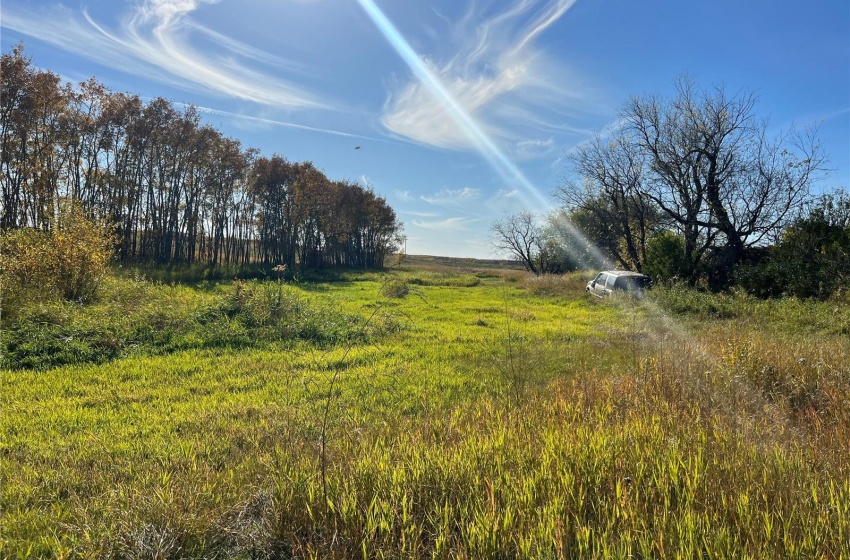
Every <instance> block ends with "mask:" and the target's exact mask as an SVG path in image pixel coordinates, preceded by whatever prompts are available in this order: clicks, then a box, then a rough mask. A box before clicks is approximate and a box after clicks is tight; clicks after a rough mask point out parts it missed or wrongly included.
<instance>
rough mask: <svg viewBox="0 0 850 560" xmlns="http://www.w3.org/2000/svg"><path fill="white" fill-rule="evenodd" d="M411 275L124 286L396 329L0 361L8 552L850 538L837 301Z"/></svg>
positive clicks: (262, 316)
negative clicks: (600, 290)
mask: <svg viewBox="0 0 850 560" xmlns="http://www.w3.org/2000/svg"><path fill="white" fill-rule="evenodd" d="M441 274H444V272H441ZM410 277H411V276H408V272H407V271H399V273H398V275H396V273H395V272H392V273H388V275H375V276H371V275H370V276H358V277H356V278H348V279H346V280H345V281H341V282H334V283H329V284H325V285H321V286H310V287H309V288H301V287H298V286H295V285H280V284H278V283H276V282H273V283H250V282H246V283H245V284H239V285H233V284H224V285H221V286H213V287H210V286H207V287H205V288H204V289H202V290H194V289H192V288H190V287H178V286H162V285H157V284H151V283H141V284H140V285H138V286H134V285H132V284H127V283H123V284H120V285H119V286H116V287H113V288H110V289H111V290H114V291H113V292H112V293H113V294H114V296H113V297H116V298H117V297H119V294H123V295H121V296H120V299H121V301H123V303H121V306H122V307H123V308H126V309H127V311H126V314H127V315H133V314H135V313H141V311H140V310H141V309H144V308H145V307H146V305H147V304H146V301H147V298H141V300H134V299H133V298H132V294H133V293H135V290H136V289H137V288H138V289H141V290H150V291H152V292H154V294H153V295H151V296H149V297H152V298H167V297H173V298H174V301H173V302H172V305H170V306H165V307H163V306H162V305H159V306H158V307H160V308H162V316H161V317H160V323H159V324H161V325H164V326H166V327H167V325H168V321H169V319H168V317H169V316H172V318H173V317H180V316H183V315H184V314H186V315H188V316H192V317H197V316H198V314H199V310H206V311H205V312H207V313H209V312H210V311H209V310H211V309H212V310H214V313H213V315H214V316H216V317H217V316H219V315H223V316H225V317H228V323H226V324H232V325H236V324H238V325H242V326H243V327H244V328H245V329H248V330H249V332H253V333H261V332H264V331H263V329H266V328H273V326H274V325H277V324H278V323H279V322H280V318H282V317H289V316H291V315H290V314H291V313H294V311H293V310H292V308H291V305H300V304H304V305H306V306H308V307H309V308H310V309H312V308H313V306H315V308H317V309H321V308H332V309H334V313H339V314H341V316H344V317H356V318H357V320H356V321H355V322H354V323H353V324H354V325H355V327H352V328H357V329H361V330H363V329H366V331H365V332H371V331H369V330H368V329H369V325H370V324H371V323H370V319H369V318H370V317H373V316H374V314H375V312H376V310H379V311H380V312H381V314H383V313H385V312H386V313H392V315H391V317H389V318H388V319H387V320H390V319H391V320H392V321H394V322H395V324H398V325H402V326H403V327H404V328H396V329H384V330H381V331H380V332H376V333H372V334H370V335H369V336H368V337H366V338H358V337H356V336H347V337H343V338H341V339H340V340H341V341H342V342H338V343H334V344H327V345H323V344H319V343H317V341H315V340H313V339H311V338H309V337H307V338H304V339H302V340H300V341H298V342H297V344H294V345H288V346H274V345H272V346H268V345H262V344H259V345H258V344H254V343H251V344H248V345H246V346H242V347H235V346H209V345H206V346H205V345H199V346H198V347H193V348H189V349H183V350H180V349H174V350H173V351H170V353H168V354H165V353H163V354H162V355H154V354H155V353H154V352H147V353H141V354H138V355H130V356H129V357H125V358H119V359H117V360H115V361H112V362H108V363H103V364H100V365H92V364H82V365H77V366H65V367H61V368H53V369H49V368H48V369H43V370H24V369H18V370H14V371H12V370H6V371H4V373H3V376H2V387H0V395H2V400H3V403H2V404H3V409H4V414H3V415H0V429H2V434H3V438H2V441H1V442H0V453H2V458H3V460H2V463H0V469H2V477H3V482H4V484H3V488H2V504H0V505H2V510H3V516H2V518H0V524H2V531H0V534H2V535H3V540H2V541H0V556H3V557H11V558H14V557H32V558H41V557H68V556H82V557H107V558H110V557H112V558H128V557H129V558H140V557H149V558H245V559H248V558H281V557H283V558H286V557H296V558H351V557H365V558H372V557H405V558H407V557H411V558H418V557H429V558H433V557H437V558H485V557H486V558H492V557H503V558H508V557H510V558H517V557H522V558H526V557H545V558H584V557H597V558H608V557H619V558H625V557H629V556H631V557H639V558H694V557H707V558H846V557H847V550H848V549H850V547H849V546H848V544H850V483H849V482H848V480H850V458H848V454H847V452H846V443H847V441H850V408H848V407H847V406H846V402H847V401H848V399H850V386H848V383H850V381H849V380H850V341H848V338H847V337H846V336H844V334H843V333H842V332H841V330H840V328H839V329H838V330H836V329H835V328H834V326H833V325H834V322H830V321H829V320H827V318H828V317H832V316H834V314H833V308H831V307H829V305H832V306H833V307H835V306H838V308H839V309H840V310H841V312H842V313H846V312H847V311H848V307H847V304H846V303H844V302H840V301H837V302H830V303H829V304H823V307H821V306H820V304H818V305H816V306H813V307H812V306H810V304H809V303H808V302H796V301H785V300H778V301H772V302H759V301H754V300H750V299H748V298H742V297H741V296H712V295H703V294H690V293H685V292H682V293H680V292H670V293H667V292H663V291H658V292H656V296H654V297H655V298H656V299H655V300H654V301H653V300H650V301H645V302H633V301H631V300H629V299H614V300H611V301H602V300H598V299H596V298H592V299H591V298H586V297H585V296H584V295H583V290H584V282H583V281H582V280H581V279H580V278H578V277H576V278H572V279H566V280H554V279H551V280H550V279H545V280H542V281H536V283H532V284H527V285H526V287H523V286H522V285H521V284H520V282H517V281H516V279H514V278H505V277H502V276H499V275H487V276H486V277H481V278H479V280H480V282H479V283H477V284H475V285H469V286H464V285H463V284H465V283H466V280H464V278H465V275H462V276H460V279H459V280H458V281H457V283H458V284H460V286H458V285H454V284H453V281H451V280H450V279H448V280H446V281H443V282H440V283H438V282H433V283H430V284H424V283H423V284H419V285H417V284H413V286H415V289H416V290H417V293H416V295H417V297H410V296H409V295H408V296H407V297H393V296H394V294H389V295H388V294H384V295H382V294H381V289H382V287H384V286H387V285H389V284H390V282H402V283H404V282H405V281H406V280H405V279H406V278H410ZM405 285H406V284H405ZM541 286H542V288H541ZM292 294H295V295H297V296H298V298H296V299H295V300H290V299H288V298H289V296H290V295H292ZM712 298H713V299H712ZM158 301H160V303H162V302H163V301H164V300H158ZM293 301H294V303H293ZM179 302H183V304H182V306H181V305H180V304H179ZM104 305H105V304H104ZM674 306H678V307H677V309H678V312H679V313H680V314H681V315H680V316H679V318H678V319H677V320H673V321H671V320H670V317H669V316H668V315H667V314H666V313H665V312H664V311H663V310H664V309H672V308H673V307H674ZM724 308H725V309H727V310H728V312H723V313H715V312H713V311H711V309H724ZM89 311H91V309H88V310H86V313H88V312H89ZM51 313H52V312H51ZM145 313H147V311H146V312H145ZM170 313H171V314H173V315H169V314H170ZM299 313H300V312H299ZM308 313H309V310H308ZM139 316H140V315H139ZM804 317H810V318H811V317H815V318H816V320H814V321H812V322H808V323H806V326H805V327H804V328H798V325H801V324H802V320H803V318H804ZM173 320H175V321H176V319H173ZM74 321H77V322H80V321H82V319H80V318H76V319H74ZM839 322H840V320H839ZM222 324H225V323H222ZM198 328H199V327H193V329H195V330H192V331H191V332H193V333H195V335H198V333H200V332H202V331H200V330H197V329H198ZM234 328H235V327H234ZM329 404H330V405H331V407H330V408H329V407H328V405H329ZM325 411H329V414H328V415H325ZM320 450H322V453H321V454H320ZM320 458H321V460H322V461H323V463H322V462H320ZM322 473H324V476H322Z"/></svg>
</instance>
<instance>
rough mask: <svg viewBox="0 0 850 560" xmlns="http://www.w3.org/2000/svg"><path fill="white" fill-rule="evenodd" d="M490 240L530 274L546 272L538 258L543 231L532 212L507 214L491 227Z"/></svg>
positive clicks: (524, 211)
mask: <svg viewBox="0 0 850 560" xmlns="http://www.w3.org/2000/svg"><path fill="white" fill-rule="evenodd" d="M490 239H491V241H492V243H493V245H494V246H495V247H496V249H498V250H499V251H502V252H504V253H507V254H509V255H510V256H512V257H514V258H515V259H516V260H518V261H520V262H521V263H522V264H523V266H525V269H526V270H528V271H529V272H533V273H534V274H535V275H538V276H539V275H540V274H543V273H544V272H546V271H545V270H541V267H540V262H539V258H538V256H539V254H540V249H541V246H542V243H543V231H542V229H541V227H540V226H539V225H538V224H537V221H536V219H535V216H534V214H532V213H531V212H529V211H527V210H523V211H521V212H516V213H508V214H505V215H504V216H503V217H502V218H501V219H499V220H496V221H495V222H493V224H492V225H491V226H490Z"/></svg>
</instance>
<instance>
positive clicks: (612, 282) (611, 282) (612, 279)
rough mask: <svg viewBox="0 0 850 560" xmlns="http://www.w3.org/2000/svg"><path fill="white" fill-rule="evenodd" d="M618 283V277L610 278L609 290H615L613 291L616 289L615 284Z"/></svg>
mask: <svg viewBox="0 0 850 560" xmlns="http://www.w3.org/2000/svg"><path fill="white" fill-rule="evenodd" d="M616 281H617V277H616V276H608V285H607V288H608V289H609V290H613V289H614V282H616Z"/></svg>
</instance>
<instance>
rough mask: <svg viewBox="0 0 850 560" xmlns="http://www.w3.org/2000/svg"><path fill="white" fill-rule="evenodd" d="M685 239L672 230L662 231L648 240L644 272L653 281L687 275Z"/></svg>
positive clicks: (662, 280) (668, 279) (658, 281)
mask: <svg viewBox="0 0 850 560" xmlns="http://www.w3.org/2000/svg"><path fill="white" fill-rule="evenodd" d="M687 270H688V267H687V260H686V258H685V240H684V239H682V237H681V236H678V235H676V234H675V233H673V232H672V231H662V232H659V233H657V234H655V235H654V236H652V238H651V239H650V240H649V242H648V243H647V246H646V266H644V269H643V271H644V273H645V274H646V275H648V276H649V277H650V278H652V280H653V282H655V283H661V282H665V281H670V280H673V279H675V278H684V277H686V276H687Z"/></svg>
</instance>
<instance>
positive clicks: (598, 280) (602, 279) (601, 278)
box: [594, 272, 606, 284]
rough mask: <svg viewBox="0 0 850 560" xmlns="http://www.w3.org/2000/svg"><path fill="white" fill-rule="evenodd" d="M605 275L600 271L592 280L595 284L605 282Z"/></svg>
mask: <svg viewBox="0 0 850 560" xmlns="http://www.w3.org/2000/svg"><path fill="white" fill-rule="evenodd" d="M605 276H606V275H605V274H604V273H602V272H600V273H599V274H598V275H597V276H596V279H595V280H594V282H596V283H597V284H605Z"/></svg>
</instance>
